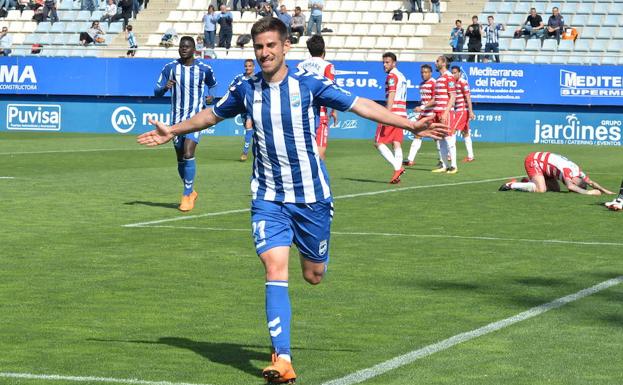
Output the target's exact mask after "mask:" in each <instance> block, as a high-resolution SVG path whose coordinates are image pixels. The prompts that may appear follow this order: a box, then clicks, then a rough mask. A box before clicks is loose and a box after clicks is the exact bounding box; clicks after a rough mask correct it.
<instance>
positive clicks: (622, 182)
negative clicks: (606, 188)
mask: <svg viewBox="0 0 623 385" xmlns="http://www.w3.org/2000/svg"><path fill="white" fill-rule="evenodd" d="M619 198H620V199H623V181H621V189H620V190H619Z"/></svg>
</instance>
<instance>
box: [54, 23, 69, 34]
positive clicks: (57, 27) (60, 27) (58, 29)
mask: <svg viewBox="0 0 623 385" xmlns="http://www.w3.org/2000/svg"><path fill="white" fill-rule="evenodd" d="M65 28H66V25H65V23H64V22H62V21H57V22H56V23H54V24H52V26H51V27H50V32H54V33H62V32H64V31H65Z"/></svg>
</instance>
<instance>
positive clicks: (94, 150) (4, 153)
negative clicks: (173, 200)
mask: <svg viewBox="0 0 623 385" xmlns="http://www.w3.org/2000/svg"><path fill="white" fill-rule="evenodd" d="M165 148H167V149H168V148H169V147H157V148H151V147H150V148H147V147H139V146H138V145H137V146H136V147H135V148H91V149H84V150H48V151H18V152H0V155H31V154H33V155H36V154H65V153H74V152H104V151H150V150H163V149H165Z"/></svg>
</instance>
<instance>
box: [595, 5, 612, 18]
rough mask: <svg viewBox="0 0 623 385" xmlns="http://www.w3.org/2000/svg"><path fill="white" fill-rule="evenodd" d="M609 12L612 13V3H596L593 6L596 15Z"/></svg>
mask: <svg viewBox="0 0 623 385" xmlns="http://www.w3.org/2000/svg"><path fill="white" fill-rule="evenodd" d="M608 13H610V4H606V3H595V6H594V7H593V14H594V15H607V14H608Z"/></svg>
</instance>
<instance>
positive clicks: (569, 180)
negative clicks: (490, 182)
mask: <svg viewBox="0 0 623 385" xmlns="http://www.w3.org/2000/svg"><path fill="white" fill-rule="evenodd" d="M524 166H525V168H526V173H528V178H527V180H525V181H522V182H517V181H516V180H514V179H513V180H511V181H509V182H506V183H504V184H503V185H502V186H501V187H500V191H508V190H517V191H526V192H540V193H543V192H547V191H556V192H558V191H560V185H559V184H558V181H561V182H563V183H564V184H565V186H566V187H567V189H569V191H571V192H575V193H578V194H587V195H601V194H602V193H604V194H614V193H613V192H612V191H609V190H607V189H605V188H603V187H601V186H600V185H599V184H598V183H597V182H595V181H593V180H591V179H590V178H589V177H588V175H586V174H585V173H584V172H582V170H581V169H580V166H578V165H577V164H575V163H573V162H572V161H570V160H569V159H567V158H565V157H564V156H562V155H559V154H554V153H553V152H533V153H531V154H529V155H528V156H526V158H525V159H524ZM588 187H592V188H593V190H589V189H588Z"/></svg>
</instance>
